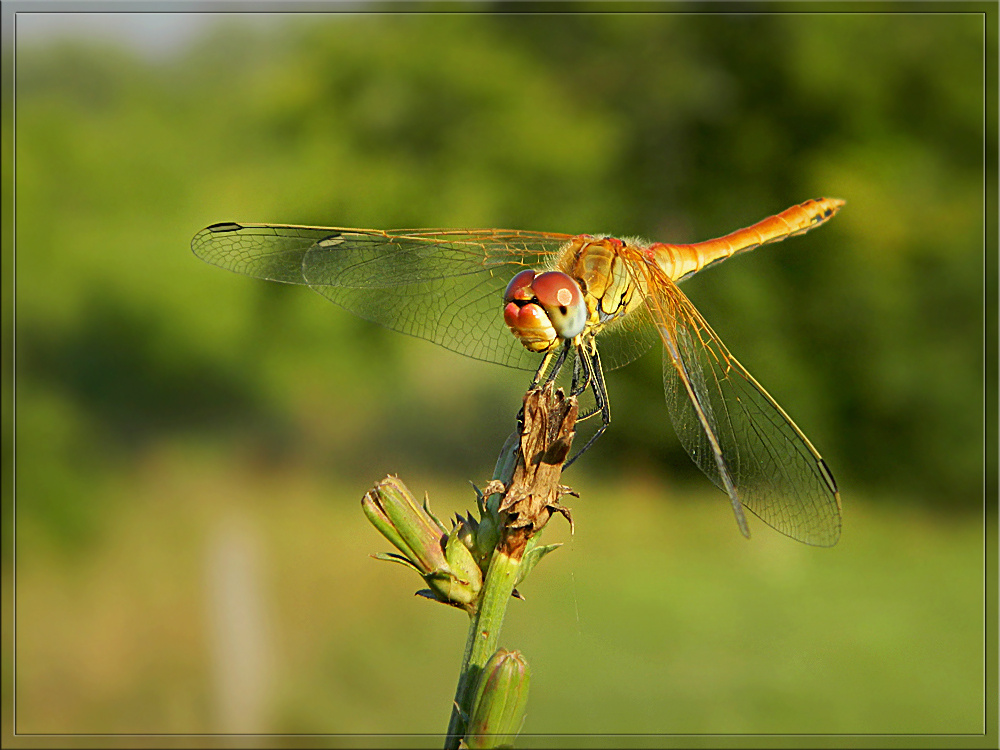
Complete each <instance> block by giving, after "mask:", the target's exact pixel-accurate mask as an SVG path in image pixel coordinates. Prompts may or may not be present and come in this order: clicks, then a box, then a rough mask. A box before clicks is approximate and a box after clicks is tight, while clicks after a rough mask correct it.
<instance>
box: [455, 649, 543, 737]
mask: <svg viewBox="0 0 1000 750" xmlns="http://www.w3.org/2000/svg"><path fill="white" fill-rule="evenodd" d="M530 682H531V670H530V669H529V668H528V662H527V661H526V660H525V658H524V656H522V655H521V652H520V651H507V650H506V649H502V648H501V649H497V651H496V653H495V654H493V656H491V657H490V660H489V661H488V662H486V665H485V666H484V667H483V671H482V673H481V674H480V676H479V683H478V684H477V686H476V696H475V699H474V700H473V703H472V711H471V712H470V714H469V723H468V725H467V728H466V734H465V742H466V744H467V745H468V746H469V747H470V748H473V750H478V749H479V748H495V747H510V746H512V745H513V744H514V739H515V738H516V737H517V735H518V733H519V732H520V731H521V726H522V725H523V724H524V716H525V709H526V707H527V705H528V686H529V684H530Z"/></svg>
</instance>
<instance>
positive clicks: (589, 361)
mask: <svg viewBox="0 0 1000 750" xmlns="http://www.w3.org/2000/svg"><path fill="white" fill-rule="evenodd" d="M581 373H582V374H583V375H584V376H585V378H586V379H585V380H584V381H583V382H584V385H583V386H582V387H581V388H580V389H579V390H577V385H578V383H577V379H578V375H580V374H581ZM588 387H589V389H590V390H591V391H593V393H594V408H593V410H592V411H590V412H588V413H587V414H585V415H584V416H582V417H580V419H581V420H582V419H586V418H587V417H592V416H594V415H595V414H600V415H601V426H600V427H598V428H597V432H595V433H594V434H593V435H591V436H590V440H588V441H587V443H586V445H584V446H583V447H582V448H581V449H580V450H578V451H577V452H576V453H575V454H574V455H573V457H572V458H570V459H569V460H568V461H567V462H566V463H565V464H563V469H567V468H569V466H570V464H572V463H573V462H574V461H576V459H578V458H579V457H580V456H582V455H583V454H584V453H585V452H586V451H587V449H588V448H590V446H592V445H593V444H594V443H595V442H597V438H599V437H600V436H601V435H603V434H604V431H605V430H606V429H608V425H610V424H611V403H610V402H609V401H608V390H607V386H606V385H605V383H604V370H603V368H602V367H601V355H600V354H599V353H598V351H597V348H596V347H595V348H594V350H593V352H592V353H591V354H590V355H589V356H588V355H586V354H584V352H583V347H580V348H579V349H577V358H576V362H575V363H574V365H573V388H572V389H571V390H572V392H573V395H574V396H576V395H579V394H580V393H583V392H584V391H586V390H587V389H588Z"/></svg>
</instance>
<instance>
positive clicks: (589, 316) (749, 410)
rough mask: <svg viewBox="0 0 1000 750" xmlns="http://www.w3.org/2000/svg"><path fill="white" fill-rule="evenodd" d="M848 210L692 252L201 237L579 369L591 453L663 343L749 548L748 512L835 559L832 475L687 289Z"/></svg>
mask: <svg viewBox="0 0 1000 750" xmlns="http://www.w3.org/2000/svg"><path fill="white" fill-rule="evenodd" d="M843 205H844V201H842V200H839V199H836V198H820V199H815V200H808V201H806V202H804V203H801V204H799V205H796V206H792V207H791V208H788V209H786V210H784V211H782V212H780V213H778V214H775V215H773V216H770V217H768V218H766V219H763V220H761V221H758V222H757V223H755V224H753V225H751V226H748V227H745V228H743V229H739V230H737V231H735V232H732V233H730V234H727V235H725V236H723V237H719V238H717V239H713V240H707V241H704V242H696V243H690V244H669V243H663V242H647V241H644V240H641V239H638V238H635V237H626V238H616V237H612V236H608V235H589V234H580V235H571V234H561V233H556V232H533V231H522V230H507V229H397V230H376V229H350V228H344V227H314V226H297V225H289V224H243V223H236V222H223V223H219V224H213V225H211V226H209V227H206V228H205V229H203V230H201V231H200V232H198V233H197V234H196V235H195V237H194V239H193V240H192V242H191V248H192V250H193V251H194V254H195V255H196V256H198V257H199V258H201V259H203V260H205V261H207V262H208V263H211V264H213V265H216V266H219V267H221V268H225V269H228V270H230V271H234V272H237V273H241V274H245V275H247V276H252V277H255V278H259V279H267V280H271V281H277V282H283V283H287V284H302V285H305V286H308V287H309V288H311V289H313V290H314V291H316V292H318V293H319V294H321V295H323V296H324V297H326V298H327V299H329V300H330V301H332V302H334V303H336V304H337V305H340V306H341V307H343V308H345V309H347V310H349V311H351V312H353V313H355V314H356V315H358V316H360V317H362V318H364V319H367V320H369V321H372V322H374V323H377V324H380V325H382V326H384V327H386V328H389V329H392V330H395V331H399V332H401V333H404V334H409V335H411V336H416V337H418V338H423V339H427V340H429V341H432V342H434V343H436V344H439V345H441V346H443V347H445V348H446V349H450V350H452V351H454V352H458V353H460V354H463V355H466V356H468V357H472V358H475V359H479V360H485V361H487V362H493V363H496V364H500V365H506V366H508V367H514V368H519V369H523V370H528V371H534V372H535V376H534V379H533V381H532V382H533V383H534V384H538V383H539V382H541V381H543V380H544V381H545V382H549V381H551V380H553V379H554V378H555V377H556V375H557V374H558V373H559V372H560V371H561V370H562V369H563V366H564V364H565V363H566V361H567V359H571V360H572V362H573V364H572V386H571V392H572V393H573V395H579V394H581V393H583V392H588V393H589V394H592V398H593V401H594V405H593V407H592V408H591V409H590V410H589V412H588V413H587V414H585V415H584V416H592V415H595V414H600V415H601V426H600V427H599V428H598V431H597V433H596V434H594V435H593V437H591V439H590V441H589V442H588V443H587V445H586V446H585V447H584V450H586V448H587V447H589V446H590V445H591V444H592V443H593V441H594V440H596V438H597V437H598V436H599V435H600V434H601V433H602V432H603V431H604V429H605V428H607V426H608V425H609V424H610V421H611V411H610V404H609V399H608V396H607V388H606V385H605V379H604V369H605V368H607V369H614V368H616V367H621V366H623V365H625V364H628V363H629V362H631V361H633V360H634V359H636V358H637V357H638V356H640V355H641V354H643V353H644V352H645V351H647V350H648V349H649V348H650V346H652V344H653V343H654V342H657V341H658V342H659V343H660V344H661V345H662V351H663V382H664V392H665V395H666V402H667V409H668V412H669V414H670V418H671V421H672V423H673V426H674V429H675V431H676V433H677V435H678V438H679V439H680V442H681V444H682V445H683V446H684V448H685V450H686V451H687V452H688V454H689V455H690V456H691V458H692V459H693V460H694V463H695V464H696V465H697V466H698V467H699V468H700V469H701V470H702V471H703V472H704V473H705V474H706V475H707V476H708V478H709V479H710V480H711V481H712V482H713V483H714V484H715V485H716V486H718V487H719V488H720V489H722V490H723V491H724V492H725V493H726V494H727V495H728V496H729V499H730V503H731V505H732V509H733V513H734V515H735V517H736V523H737V526H738V527H739V530H740V532H741V533H742V534H743V535H744V536H745V537H747V538H749V537H750V528H749V524H748V523H747V518H746V514H745V513H744V508H745V509H747V510H749V511H750V512H751V513H753V514H754V515H756V516H757V517H759V518H760V519H761V520H762V521H763V522H764V523H766V524H767V525H769V526H771V527H772V528H774V529H776V530H777V531H779V532H780V533H782V534H785V535H786V536H789V537H791V538H792V539H796V540H798V541H800V542H804V543H806V544H810V545H816V546H826V547H828V546H832V545H834V544H836V542H837V540H838V539H839V538H840V530H841V503H840V494H839V492H838V489H837V484H836V481H835V480H834V478H833V474H832V473H831V471H830V469H829V468H828V467H827V465H826V462H825V461H824V460H823V458H822V457H821V456H820V454H819V452H818V451H817V450H816V448H814V447H813V445H812V443H811V442H809V439H808V438H807V437H806V436H805V434H804V433H803V432H802V431H801V430H800V429H799V428H798V427H797V426H796V424H795V423H794V422H793V421H792V419H791V417H789V416H788V414H787V413H786V412H785V410H784V409H782V408H781V406H779V405H778V403H777V402H776V401H775V400H774V399H773V398H772V397H771V396H770V395H769V394H768V393H767V391H765V390H764V388H763V387H762V386H761V385H760V384H759V383H758V382H757V381H756V380H755V379H754V378H753V376H751V375H750V373H749V372H747V371H746V369H745V368H744V367H743V366H742V365H741V364H740V363H739V362H738V361H737V360H736V358H735V357H734V356H733V355H732V354H730V353H729V350H728V349H727V348H726V346H725V345H724V344H723V343H722V341H721V340H720V339H719V337H718V336H717V335H716V333H715V331H713V330H712V328H711V327H710V326H709V324H708V323H707V322H706V321H705V319H704V318H703V317H702V315H701V314H700V313H699V312H698V310H697V309H696V308H695V306H694V305H693V304H692V302H691V301H690V300H689V299H688V297H687V296H686V295H685V294H684V293H683V292H682V291H681V289H680V288H679V287H678V283H680V282H682V281H684V280H685V279H687V278H689V277H691V276H692V275H694V274H696V273H698V272H699V271H702V270H704V269H705V268H708V267H709V266H712V265H714V264H717V263H720V262H722V261H724V260H726V259H728V258H731V257H732V256H734V255H736V254H738V253H743V252H747V251H749V250H753V249H755V248H757V247H759V246H761V245H765V244H768V243H772V242H778V241H780V240H784V239H786V238H789V237H793V236H796V235H800V234H804V233H805V232H808V231H810V230H811V229H814V228H816V227H818V226H820V225H821V224H824V223H825V222H827V221H828V220H829V219H830V218H832V217H833V216H834V215H835V214H836V213H837V212H838V211H839V210H840V208H841V207H842V206H843ZM598 344H600V348H598ZM539 356H541V360H539ZM581 452H582V451H581ZM577 456H579V454H577ZM574 458H575V457H574Z"/></svg>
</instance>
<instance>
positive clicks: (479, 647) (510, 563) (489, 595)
mask: <svg viewBox="0 0 1000 750" xmlns="http://www.w3.org/2000/svg"><path fill="white" fill-rule="evenodd" d="M520 567H521V561H520V560H514V559H512V558H510V557H508V556H507V555H505V554H503V553H502V552H495V553H493V558H492V559H491V560H490V566H489V570H488V571H487V573H486V580H485V581H484V582H483V590H482V599H481V600H480V603H479V611H478V612H477V613H476V614H475V615H474V616H473V618H472V620H471V622H470V623H469V637H468V638H467V639H466V643H465V658H464V660H463V662H462V674H461V676H460V677H459V680H458V689H457V690H456V691H455V704H454V705H453V706H452V710H451V721H450V722H449V724H448V738H447V741H446V742H445V750H457V748H458V746H459V741H460V740H461V739H462V738H463V737H464V736H465V723H466V720H467V719H468V714H469V710H470V709H471V705H470V704H471V702H472V695H473V693H474V692H475V688H476V683H477V682H478V680H479V675H480V673H481V672H482V669H483V666H485V664H486V662H487V661H489V659H490V657H491V656H493V653H494V652H495V651H496V650H497V644H498V643H499V641H500V629H501V628H502V627H503V618H504V615H505V614H506V613H507V603H508V602H510V600H511V598H512V597H511V593H512V592H513V591H514V583H515V581H517V573H518V570H519V569H520Z"/></svg>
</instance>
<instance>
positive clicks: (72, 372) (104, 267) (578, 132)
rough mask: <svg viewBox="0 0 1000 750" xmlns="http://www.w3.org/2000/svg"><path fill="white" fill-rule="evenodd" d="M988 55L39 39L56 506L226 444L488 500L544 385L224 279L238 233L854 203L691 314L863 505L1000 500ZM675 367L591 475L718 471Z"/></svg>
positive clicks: (778, 42)
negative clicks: (216, 243) (677, 430)
mask: <svg viewBox="0 0 1000 750" xmlns="http://www.w3.org/2000/svg"><path fill="white" fill-rule="evenodd" d="M986 33H987V29H986V28H985V26H984V21H983V18H982V16H979V15H974V14H957V13H956V14H938V15H917V14H912V15H894V14H891V13H890V14H884V15H819V14H817V15H809V14H802V15H795V14H780V15H752V14H750V15H719V14H699V15H671V14H581V15H514V14H511V15H486V14H483V15H478V14H477V15H445V14H442V15H349V14H343V15H319V16H286V17H283V18H280V19H278V18H274V19H272V20H271V22H270V23H269V24H268V25H263V24H260V23H250V22H248V21H245V20H243V19H240V18H233V19H227V20H226V21H225V22H224V23H219V24H217V25H216V26H214V27H211V29H210V30H209V31H208V32H207V33H205V34H203V35H202V36H200V37H197V38H195V39H194V41H192V42H191V43H190V44H189V45H188V46H186V47H183V48H180V49H178V50H177V51H175V52H174V53H172V54H169V55H165V56H159V57H153V56H147V55H142V54H140V53H138V52H136V51H134V50H129V49H127V48H125V47H121V48H119V47H111V46H108V45H107V44H100V45H99V44H95V43H89V44H88V43H86V42H82V41H66V40H62V41H55V42H52V43H49V44H45V45H37V46H28V45H22V46H21V47H20V48H19V49H18V52H17V68H16V75H17V79H16V85H17V88H16V128H17V130H16V152H15V153H16V160H17V161H16V165H17V171H16V189H17V203H16V219H17V256H16V262H17V265H16V271H17V334H18V337H17V345H18V350H17V354H18V359H17V366H18V370H17V374H18V377H19V380H18V396H17V397H18V401H17V405H18V424H17V428H18V449H19V452H18V469H19V472H20V477H21V479H20V481H21V487H22V490H24V488H31V490H32V492H33V499H34V500H35V501H36V502H35V503H34V504H32V506H31V508H33V509H34V510H35V511H38V512H39V513H40V514H44V513H45V512H46V510H47V509H49V510H51V507H50V505H51V504H56V503H58V504H63V503H65V502H69V501H67V500H65V498H66V497H67V488H68V487H70V486H72V487H74V488H76V489H75V490H74V494H75V495H76V496H75V497H74V498H73V500H72V502H73V504H76V503H78V502H79V494H80V491H84V492H85V491H86V490H85V489H81V488H86V487H91V486H93V484H94V481H96V480H95V479H94V477H97V476H99V475H101V476H103V475H104V473H107V474H108V475H110V473H113V472H114V471H116V470H119V469H120V468H121V467H122V466H123V465H124V464H127V462H129V461H131V460H132V459H133V458H134V457H135V455H136V453H137V451H139V450H140V449H141V448H142V446H144V445H148V444H150V442H155V441H161V440H177V439H182V440H190V441H194V444H195V445H199V446H202V447H206V448H207V447H208V446H211V445H214V444H215V443H217V442H218V440H219V438H221V437H224V436H225V437H228V438H231V439H234V440H236V441H238V442H239V443H240V444H241V445H244V446H252V447H251V450H252V451H257V452H256V453H252V455H254V456H259V455H272V456H273V455H280V456H288V455H294V456H295V457H296V460H304V461H310V462H311V461H315V462H317V463H318V464H320V465H323V466H330V467H333V468H337V467H340V468H345V469H346V468H347V467H356V466H357V463H356V462H357V459H358V456H368V457H370V456H371V455H372V454H373V453H374V454H378V458H379V461H378V462H377V464H375V465H377V466H379V467H381V468H380V469H378V471H380V472H384V471H385V470H389V469H395V468H397V467H396V465H394V464H392V463H387V461H390V460H391V459H390V458H386V456H392V455H395V454H396V453H398V454H400V455H402V454H405V453H406V451H408V450H409V451H411V452H413V451H415V452H416V455H417V456H418V457H419V458H421V459H422V460H426V461H427V462H429V464H430V465H431V466H432V467H434V466H437V467H438V468H444V467H455V466H458V468H459V469H460V470H461V471H462V472H465V473H464V474H463V477H466V476H478V477H485V476H486V474H487V473H488V467H487V466H485V465H484V462H483V457H484V456H491V455H495V453H496V451H497V450H498V449H499V442H497V439H498V437H499V439H500V440H502V437H503V435H504V434H505V433H506V431H507V429H509V427H510V419H511V416H512V415H513V413H514V411H515V410H516V406H517V404H516V401H512V400H511V394H512V393H513V394H516V391H517V389H519V388H523V385H524V384H525V383H526V378H525V376H524V375H523V374H513V373H505V372H502V371H498V370H497V368H494V369H489V368H485V367H484V368H481V369H480V368H476V367H474V366H473V365H470V364H468V363H464V362H456V360H458V359H459V358H458V357H453V356H451V355H447V354H442V355H441V356H440V357H439V358H433V357H432V354H428V353H426V352H424V350H423V349H419V348H414V347H412V346H409V344H408V343H407V342H405V341H402V339H403V337H401V336H397V335H395V334H388V333H383V332H381V331H380V330H379V331H376V330H374V326H371V325H370V324H368V323H365V322H364V321H358V320H355V319H353V318H352V317H351V316H348V315H346V314H342V313H341V312H339V311H337V310H336V309H334V308H332V307H330V306H329V305H327V303H325V302H323V301H322V300H320V299H319V298H318V297H315V298H314V296H313V295H308V294H307V293H302V294H298V295H297V294H295V293H294V292H292V291H290V290H287V289H285V288H276V287H274V286H273V285H271V286H268V285H266V284H260V283H256V282H250V281H248V280H242V279H236V278H230V277H227V276H226V275H225V274H223V273H222V272H221V271H216V270H215V269H212V268H210V267H207V266H202V265H199V263H198V262H197V261H196V260H194V259H193V258H192V257H191V255H190V252H189V250H188V246H189V242H190V238H191V236H192V235H193V234H194V233H195V231H197V230H198V229H200V228H201V227H202V226H204V225H206V224H209V223H213V222H216V221H223V220H230V219H233V220H245V221H270V222H281V223H308V224H323V225H327V224H329V225H341V226H375V227H386V228H388V227H398V226H509V227H514V228H526V229H545V230H551V231H561V232H574V233H576V232H612V233H616V234H619V235H632V234H639V235H643V236H646V237H650V238H654V239H660V240H667V241H693V240H699V239H707V238H709V237H713V236H718V235H720V234H724V233H726V232H729V231H731V230H733V229H736V228H738V227H740V226H745V225H747V224H749V223H751V222H753V221H756V220H758V219H760V218H763V217H764V216H767V215H769V214H771V213H775V212H777V211H779V210H782V209H784V208H786V207H788V206H790V205H792V204H794V203H798V202H801V201H802V200H805V199H806V198H811V197H819V196H821V195H831V196H835V197H841V198H844V199H846V200H847V201H848V204H847V207H846V208H845V209H844V211H843V212H842V213H841V215H840V216H838V217H837V219H836V220H835V221H834V222H832V223H831V224H830V225H828V226H826V227H824V228H822V229H821V230H819V231H817V232H816V233H813V234H810V235H808V236H807V237H806V238H802V239H795V240H791V241H790V242H788V243H786V244H784V245H779V246H776V247H773V248H765V249H763V250H760V251H757V252H756V253H754V254H752V255H750V256H745V257H743V258H741V259H738V260H734V261H732V262H730V263H727V264H724V265H723V266H721V267H719V268H717V269H714V270H712V271H709V272H706V273H705V274H702V275H700V276H699V277H697V278H695V279H692V280H691V281H690V282H687V283H686V284H685V290H686V291H687V292H688V293H689V295H690V296H691V297H692V298H693V300H694V301H695V303H696V304H697V305H698V306H699V308H700V309H701V310H702V312H703V313H704V314H705V316H706V318H707V319H708V320H709V321H710V322H711V323H712V324H713V326H714V327H715V329H716V331H717V332H718V333H719V334H720V336H721V337H722V338H723V340H724V341H726V343H727V344H728V346H729V347H730V349H731V350H732V351H733V352H734V353H735V354H736V356H738V357H739V358H740V359H741V361H742V362H743V363H744V365H746V366H747V368H748V369H749V370H750V371H751V372H752V373H754V374H755V375H756V376H757V377H758V379H759V380H760V381H761V382H762V383H763V384H764V385H765V386H766V387H767V388H768V389H769V390H770V391H771V393H772V395H774V396H775V398H776V399H777V400H778V401H779V402H780V403H782V404H783V405H784V406H785V408H786V409H787V410H788V411H789V412H790V413H791V414H792V415H793V416H794V417H795V418H796V420H797V421H798V423H799V424H800V426H801V427H802V428H803V429H804V431H805V432H806V433H807V434H809V435H810V436H811V438H812V439H813V441H814V442H815V443H816V444H817V447H818V448H819V449H820V450H821V451H822V452H823V453H824V455H825V456H826V457H827V459H828V461H829V463H830V464H831V466H833V468H834V471H835V472H836V473H837V476H838V478H839V479H840V481H841V484H842V486H843V487H842V489H844V490H845V492H844V494H845V501H848V502H849V497H850V494H851V492H854V491H857V490H859V489H865V490H867V491H874V492H878V493H880V494H882V495H886V496H894V497H898V498H901V499H902V498H905V499H906V501H907V502H913V501H917V502H925V503H931V504H941V505H947V506H955V507H959V506H961V507H965V508H975V507H978V505H979V503H980V502H981V499H982V485H981V482H982V470H983V466H982V461H983V444H982V437H983V402H982V388H983V379H982V370H983V354H982V338H983V321H984V302H983V291H984V281H983V223H984V217H983V184H984V179H990V180H993V179H995V174H994V173H993V163H992V162H991V163H990V170H991V171H990V173H989V174H988V175H984V166H983V164H984V150H983V137H984V133H983V123H984V102H983V97H982V92H983V86H984V80H983V66H984V54H985V53H986V51H985V50H984V35H985V34H986ZM989 34H990V35H991V36H990V39H989V45H990V47H989V49H992V50H993V51H994V52H995V43H994V42H995V39H994V36H993V35H994V34H995V29H990V30H989ZM498 310H499V303H498ZM428 348H429V347H428ZM414 353H415V354H416V355H417V357H418V359H416V360H414V359H413V358H412V357H411V354H414ZM419 357H425V359H419ZM425 368H434V369H431V370H427V369H425ZM445 368H447V369H445ZM452 370H454V372H452ZM659 371H660V363H659V360H658V358H657V357H656V356H653V355H650V356H647V357H645V358H644V359H643V360H641V361H640V362H639V363H637V364H635V365H633V366H631V367H629V368H625V369H623V370H622V371H621V372H620V373H615V374H612V375H611V376H610V380H609V386H610V389H611V397H612V403H613V405H614V422H613V424H612V427H611V429H610V430H609V431H608V432H607V433H606V436H605V437H604V438H602V441H601V442H600V444H599V446H598V447H597V448H595V449H594V451H593V454H592V455H589V456H588V457H587V460H586V461H585V462H583V463H586V464H588V466H589V468H590V469H591V470H594V471H597V470H601V469H602V467H604V468H607V467H611V466H614V467H615V468H616V470H621V469H622V468H623V467H624V470H628V469H629V468H630V467H632V468H638V467H643V468H644V469H647V470H648V469H650V468H651V467H655V466H657V465H663V463H664V462H666V463H667V468H668V469H669V471H670V472H673V473H679V472H693V471H696V470H694V469H693V467H691V465H690V462H689V461H688V460H687V458H686V456H685V455H684V454H683V452H682V450H681V449H680V448H679V446H678V445H677V442H676V439H675V438H674V437H673V435H672V430H671V429H670V427H669V426H668V425H669V420H668V418H667V414H666V409H665V407H663V406H662V404H663V395H662V388H661V384H660V374H659ZM446 377H447V378H448V381H447V382H448V383H449V385H448V387H447V389H445V390H447V396H448V398H449V399H450V402H449V403H451V405H450V406H448V405H446V404H444V402H443V398H442V397H436V396H435V395H434V394H435V391H438V390H442V385H443V382H444V380H445V378H446ZM501 383H502V384H504V385H503V386H501ZM511 384H513V385H511ZM512 388H513V390H511V389H512ZM504 389H506V390H504ZM344 394H349V396H348V397H346V398H345V397H344ZM338 396H339V397H338ZM515 398H516V396H515ZM452 402H453V403H452ZM442 410H443V411H442ZM442 414H443V415H444V416H445V417H447V419H446V420H442ZM497 414H500V415H501V416H499V417H498V416H496V415H497ZM491 420H492V421H493V422H496V423H498V424H501V427H497V428H495V429H494V430H493V431H492V432H491V431H488V430H481V429H480V427H481V425H482V424H485V423H489V422H490V421H491ZM400 434H403V435H407V436H409V437H408V439H406V440H400V439H398V437H397V436H398V435H400ZM414 436H419V439H414ZM261 450H263V451H264V453H263V454H261V453H259V452H260V451H261ZM442 455H446V456H448V459H447V460H443V459H442V458H440V457H441V456H442ZM456 456H457V459H456ZM435 457H438V458H436V459H435ZM435 461H436V462H437V463H435ZM371 478H373V477H371ZM46 499H48V500H46ZM47 502H48V503H49V505H46V503H47ZM68 512H69V511H66V510H65V509H64V512H63V517H65V513H68ZM55 515H57V516H58V515H59V514H55ZM67 523H69V524H72V522H67Z"/></svg>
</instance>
